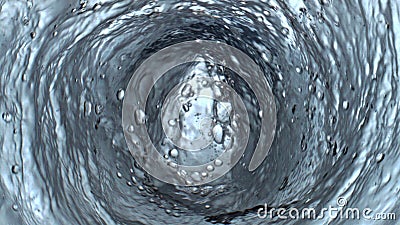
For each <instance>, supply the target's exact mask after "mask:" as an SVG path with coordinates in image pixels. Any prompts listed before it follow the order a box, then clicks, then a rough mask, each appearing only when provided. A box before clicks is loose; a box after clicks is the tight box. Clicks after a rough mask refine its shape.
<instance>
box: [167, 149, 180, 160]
mask: <svg viewBox="0 0 400 225" xmlns="http://www.w3.org/2000/svg"><path fill="white" fill-rule="evenodd" d="M169 155H170V156H171V157H174V158H176V157H178V155H179V152H178V150H176V149H175V148H174V149H171V150H170V151H169Z"/></svg>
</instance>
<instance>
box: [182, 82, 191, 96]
mask: <svg viewBox="0 0 400 225" xmlns="http://www.w3.org/2000/svg"><path fill="white" fill-rule="evenodd" d="M181 95H182V96H183V97H185V98H188V97H190V96H191V95H192V86H191V85H190V84H185V86H183V88H182V91H181Z"/></svg>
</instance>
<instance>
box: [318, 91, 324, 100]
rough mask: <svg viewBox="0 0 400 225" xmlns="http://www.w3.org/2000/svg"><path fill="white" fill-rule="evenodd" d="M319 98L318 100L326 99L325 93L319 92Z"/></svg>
mask: <svg viewBox="0 0 400 225" xmlns="http://www.w3.org/2000/svg"><path fill="white" fill-rule="evenodd" d="M317 98H318V100H322V99H324V92H321V91H318V92H317Z"/></svg>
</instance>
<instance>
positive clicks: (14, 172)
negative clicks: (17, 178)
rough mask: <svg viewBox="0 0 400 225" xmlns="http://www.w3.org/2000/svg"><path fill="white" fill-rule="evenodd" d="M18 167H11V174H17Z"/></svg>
mask: <svg viewBox="0 0 400 225" xmlns="http://www.w3.org/2000/svg"><path fill="white" fill-rule="evenodd" d="M19 169H20V168H19V166H18V165H13V166H12V167H11V172H12V173H13V174H17V173H19Z"/></svg>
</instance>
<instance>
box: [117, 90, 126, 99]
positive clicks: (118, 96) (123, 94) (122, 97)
mask: <svg viewBox="0 0 400 225" xmlns="http://www.w3.org/2000/svg"><path fill="white" fill-rule="evenodd" d="M124 96H125V91H124V90H123V89H119V90H118V91H117V98H118V100H120V101H122V100H123V99H124Z"/></svg>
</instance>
